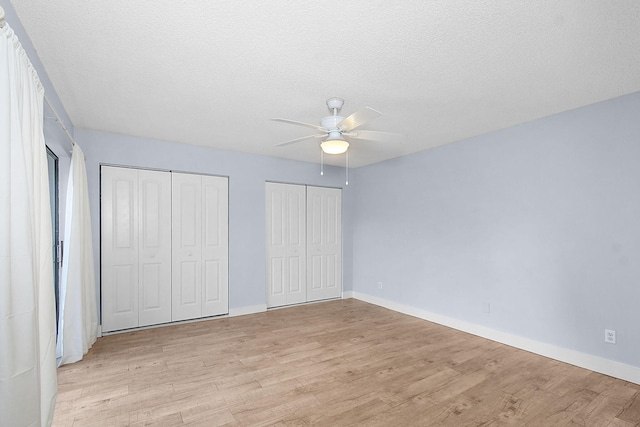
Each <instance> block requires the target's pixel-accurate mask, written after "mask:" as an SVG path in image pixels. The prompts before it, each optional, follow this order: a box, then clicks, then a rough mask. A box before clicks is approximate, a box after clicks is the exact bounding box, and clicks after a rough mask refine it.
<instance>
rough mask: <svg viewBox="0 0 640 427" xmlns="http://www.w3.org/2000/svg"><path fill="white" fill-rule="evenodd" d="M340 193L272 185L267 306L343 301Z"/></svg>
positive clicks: (268, 212) (268, 215) (268, 205)
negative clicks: (333, 299)
mask: <svg viewBox="0 0 640 427" xmlns="http://www.w3.org/2000/svg"><path fill="white" fill-rule="evenodd" d="M341 200H342V193H341V190H340V189H335V188H322V187H310V186H304V185H294V184H279V183H272V182H268V183H266V228H267V233H266V240H267V306H268V307H279V306H283V305H289V304H298V303H303V302H308V301H317V300H323V299H330V298H337V297H340V295H341V292H342V259H341V258H342V257H341V255H342V253H341V250H342V243H341V233H342V231H341Z"/></svg>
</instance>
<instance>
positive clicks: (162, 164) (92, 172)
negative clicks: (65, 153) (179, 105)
mask: <svg viewBox="0 0 640 427" xmlns="http://www.w3.org/2000/svg"><path fill="white" fill-rule="evenodd" d="M75 137H76V140H77V141H78V143H79V144H81V146H82V149H83V151H84V153H85V155H86V158H87V163H86V165H87V175H88V176H87V179H88V183H89V191H90V194H91V200H90V208H91V217H92V230H93V235H94V261H95V265H96V266H99V265H100V262H99V260H100V258H99V248H100V246H99V236H100V228H99V226H100V223H99V221H100V200H99V194H100V170H99V169H100V164H110V165H119V166H133V167H141V168H151V169H160V170H174V171H181V172H195V173H203V174H211V175H222V176H228V177H229V307H230V308H232V309H233V308H241V307H250V306H255V305H260V304H266V252H265V251H266V242H265V221H266V220H265V182H266V181H277V182H287V183H293V184H307V185H317V186H324V187H344V184H345V181H344V169H343V168H336V167H327V166H325V169H324V176H320V166H319V165H317V164H312V163H305V162H298V161H292V160H283V159H276V158H272V157H265V156H257V155H250V154H244V153H236V152H230V151H220V150H215V149H211V148H205V147H195V146H190V145H184V144H176V143H170V142H162V141H153V140H147V139H142V138H135V137H130V136H122V135H115V134H109V133H104V132H95V131H88V130H84V129H76V133H75ZM351 187H352V186H351V183H350V185H349V186H347V187H345V188H344V189H343V199H345V200H347V199H348V198H349V193H350V191H351ZM343 217H344V220H343V224H344V230H343V234H344V247H345V254H344V262H343V265H344V290H345V291H349V290H351V273H350V266H351V259H350V257H349V254H350V253H351V250H350V244H351V243H350V242H351V240H350V235H351V231H350V230H349V224H351V219H350V214H349V203H348V202H347V203H345V205H344V206H343ZM96 280H97V283H99V273H98V271H96Z"/></svg>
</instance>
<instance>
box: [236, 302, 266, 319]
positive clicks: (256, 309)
mask: <svg viewBox="0 0 640 427" xmlns="http://www.w3.org/2000/svg"><path fill="white" fill-rule="evenodd" d="M265 311H267V304H258V305H247V306H245V307H238V308H230V309H229V317H236V316H244V315H246V314H255V313H263V312H265Z"/></svg>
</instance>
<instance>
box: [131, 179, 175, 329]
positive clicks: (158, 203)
mask: <svg viewBox="0 0 640 427" xmlns="http://www.w3.org/2000/svg"><path fill="white" fill-rule="evenodd" d="M138 188H139V190H138V194H139V199H140V203H139V212H140V214H139V216H140V227H139V230H140V234H139V241H140V252H139V259H140V266H139V271H140V287H139V292H140V295H139V300H140V301H139V306H140V313H139V326H147V325H154V324H158V323H166V322H170V321H171V174H170V173H169V172H159V171H145V170H141V171H139V172H138Z"/></svg>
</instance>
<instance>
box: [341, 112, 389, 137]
mask: <svg viewBox="0 0 640 427" xmlns="http://www.w3.org/2000/svg"><path fill="white" fill-rule="evenodd" d="M381 115H382V113H381V112H380V111H377V110H374V109H373V108H371V107H364V108H363V109H362V110H358V111H356V112H355V113H353V114H352V115H350V116H349V117H347V118H346V119H344V120H342V121H341V122H340V123H338V127H339V128H340V130H342V131H347V132H349V131H352V130H353V129H355V128H357V127H358V126H362V125H363V124H365V123H367V122H370V121H371V120H373V119H377V118H378V117H380V116H381Z"/></svg>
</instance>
